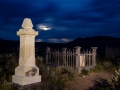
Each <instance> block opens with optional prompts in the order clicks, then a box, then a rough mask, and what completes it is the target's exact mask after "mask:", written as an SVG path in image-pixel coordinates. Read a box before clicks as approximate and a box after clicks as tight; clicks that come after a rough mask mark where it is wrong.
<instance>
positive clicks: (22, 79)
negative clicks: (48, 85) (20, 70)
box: [12, 75, 41, 85]
mask: <svg viewBox="0 0 120 90" xmlns="http://www.w3.org/2000/svg"><path fill="white" fill-rule="evenodd" d="M12 82H13V83H16V84H19V85H28V84H32V83H37V82H41V75H35V76H18V75H13V76H12Z"/></svg>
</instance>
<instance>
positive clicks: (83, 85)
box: [65, 72, 112, 90]
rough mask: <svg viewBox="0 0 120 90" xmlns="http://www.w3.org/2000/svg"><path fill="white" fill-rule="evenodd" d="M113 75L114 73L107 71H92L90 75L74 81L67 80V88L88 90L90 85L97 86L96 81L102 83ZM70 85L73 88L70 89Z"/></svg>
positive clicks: (67, 89)
mask: <svg viewBox="0 0 120 90" xmlns="http://www.w3.org/2000/svg"><path fill="white" fill-rule="evenodd" d="M111 76H112V74H111V73H107V72H99V73H90V74H89V75H88V76H85V77H78V78H77V81H76V82H74V81H69V82H67V83H66V89H65V90H88V89H89V88H90V87H95V84H96V83H99V84H101V82H105V81H106V80H108V79H110V78H111ZM102 84H103V83H102ZM102 84H101V87H102ZM69 87H70V88H71V89H69ZM73 88H76V89H73ZM90 90H92V89H90Z"/></svg>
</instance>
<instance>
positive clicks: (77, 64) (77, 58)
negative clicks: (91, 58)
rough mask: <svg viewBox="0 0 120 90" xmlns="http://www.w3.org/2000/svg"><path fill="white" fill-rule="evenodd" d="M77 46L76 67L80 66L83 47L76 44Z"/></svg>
mask: <svg viewBox="0 0 120 90" xmlns="http://www.w3.org/2000/svg"><path fill="white" fill-rule="evenodd" d="M74 48H75V54H76V67H79V66H80V49H81V47H79V46H76V47H74Z"/></svg>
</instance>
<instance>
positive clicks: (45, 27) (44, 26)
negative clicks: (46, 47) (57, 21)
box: [38, 25, 51, 31]
mask: <svg viewBox="0 0 120 90" xmlns="http://www.w3.org/2000/svg"><path fill="white" fill-rule="evenodd" d="M38 29H42V30H45V31H46V30H50V29H51V28H50V27H48V26H46V25H38Z"/></svg>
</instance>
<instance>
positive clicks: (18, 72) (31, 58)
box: [12, 18, 41, 85]
mask: <svg viewBox="0 0 120 90" xmlns="http://www.w3.org/2000/svg"><path fill="white" fill-rule="evenodd" d="M32 27H33V24H32V22H31V19H29V18H26V19H24V21H23V24H22V28H21V29H20V30H19V31H18V32H17V35H18V36H20V53H19V66H18V67H16V68H15V75H13V76H12V82H13V83H16V84H19V85H27V84H32V83H37V82H41V76H40V75H39V69H38V68H37V67H36V66H35V36H36V35H38V32H36V31H35V30H34V29H32Z"/></svg>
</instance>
